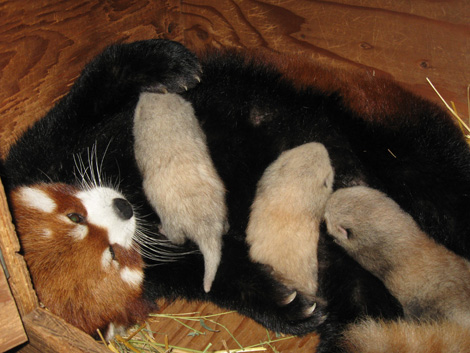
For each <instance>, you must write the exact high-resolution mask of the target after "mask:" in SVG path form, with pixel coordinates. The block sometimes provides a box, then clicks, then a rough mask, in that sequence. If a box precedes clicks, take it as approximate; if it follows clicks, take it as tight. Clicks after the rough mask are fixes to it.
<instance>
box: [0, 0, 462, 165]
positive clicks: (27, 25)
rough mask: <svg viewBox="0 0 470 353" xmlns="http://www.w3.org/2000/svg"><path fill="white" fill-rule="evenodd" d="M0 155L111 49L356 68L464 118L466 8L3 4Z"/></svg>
mask: <svg viewBox="0 0 470 353" xmlns="http://www.w3.org/2000/svg"><path fill="white" fill-rule="evenodd" d="M0 16H1V18H2V21H0V69H1V71H2V74H1V76H0V87H2V89H1V90H0V119H1V120H0V138H1V141H2V142H1V146H0V156H1V155H4V153H5V150H6V146H7V145H8V144H9V143H11V141H12V138H14V137H15V136H17V135H18V134H20V133H21V132H22V131H23V130H24V128H25V126H26V125H27V124H29V122H30V121H32V120H35V119H38V118H39V117H41V116H42V115H43V114H44V113H45V112H46V111H47V110H48V109H49V108H50V107H51V105H52V104H53V103H54V102H55V101H56V100H57V99H58V98H59V97H60V96H61V95H63V94H64V93H65V92H66V91H67V90H68V88H69V86H70V85H71V84H72V82H73V80H74V79H75V78H76V77H77V75H78V74H79V72H80V70H81V68H82V67H83V64H84V63H85V62H86V61H87V60H89V59H90V58H92V57H93V56H94V55H96V54H97V53H99V52H100V51H101V50H102V49H103V47H104V46H106V45H108V44H110V43H112V42H115V41H132V40H138V39H146V38H153V37H157V36H160V37H161V36H163V37H167V38H170V39H176V40H180V41H182V42H184V43H185V44H187V45H188V46H189V47H191V48H201V47H206V46H215V47H228V46H236V47H263V48H267V49H269V50H272V51H273V52H288V53H303V54H304V55H307V56H311V57H312V58H316V59H319V60H322V61H325V62H332V63H335V64H339V65H352V66H362V67H366V68H368V70H370V71H371V72H375V73H376V74H378V75H388V76H392V77H394V78H395V79H397V80H398V81H399V82H401V83H403V84H404V85H406V86H408V87H410V88H411V89H412V90H413V91H415V92H418V93H420V94H422V95H425V96H428V97H430V98H431V99H437V98H436V95H435V94H434V92H432V91H431V88H430V87H429V85H428V84H427V82H426V80H425V77H427V76H429V77H430V78H431V80H432V81H433V82H434V83H435V84H436V86H437V87H438V89H439V91H440V92H441V93H442V94H443V95H444V96H445V98H446V99H448V100H453V101H455V102H456V104H457V108H458V110H459V112H461V113H465V115H466V114H467V113H466V109H467V108H466V106H467V98H466V86H467V84H468V83H470V69H469V67H468V63H470V20H469V18H470V2H468V1H467V0H453V1H436V0H413V1H408V0H407V1H404V0H382V1H380V0H336V1H307V0H238V1H236V0H183V1H176V0H166V1H164V0H147V1H146V0H134V1H132V0H120V1H102V0H90V1H76V0H75V1H74V0H69V1H60V0H34V1H30V0H7V1H2V2H1V3H0Z"/></svg>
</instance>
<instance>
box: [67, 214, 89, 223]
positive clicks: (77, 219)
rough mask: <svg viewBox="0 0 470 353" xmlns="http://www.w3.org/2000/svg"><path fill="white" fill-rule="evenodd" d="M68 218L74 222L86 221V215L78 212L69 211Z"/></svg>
mask: <svg viewBox="0 0 470 353" xmlns="http://www.w3.org/2000/svg"><path fill="white" fill-rule="evenodd" d="M67 217H68V219H70V220H71V221H72V222H73V223H79V224H80V223H84V222H85V217H83V216H82V215H81V214H78V213H69V214H68V215H67Z"/></svg>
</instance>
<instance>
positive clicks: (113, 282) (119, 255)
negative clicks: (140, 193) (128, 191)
mask: <svg viewBox="0 0 470 353" xmlns="http://www.w3.org/2000/svg"><path fill="white" fill-rule="evenodd" d="M10 196H11V204H12V208H13V215H14V218H15V223H16V227H17V232H18V235H19V238H20V242H21V245H22V249H23V252H24V257H25V260H26V262H27V264H28V267H29V270H30V273H31V277H32V279H33V283H34V286H35V289H36V292H37V294H38V297H39V299H40V300H41V301H42V302H43V304H44V305H45V306H46V307H48V308H49V309H50V310H51V311H52V312H54V313H55V314H57V315H59V316H61V317H63V318H64V319H65V320H66V321H68V322H70V323H71V324H73V325H75V326H77V327H79V328H81V329H82V330H84V331H85V332H87V333H90V334H96V329H98V328H100V329H107V328H108V327H109V324H113V325H112V326H127V325H129V324H132V323H133V322H132V321H133V320H136V319H140V316H143V315H145V314H146V313H147V309H148V308H147V304H146V303H144V301H143V299H141V294H142V282H143V261H142V258H141V256H140V254H139V251H138V249H139V248H138V246H137V244H136V243H135V242H134V235H135V234H136V224H137V223H136V217H135V215H134V211H133V209H132V206H131V205H130V204H129V202H128V201H127V200H126V199H125V198H124V196H123V195H121V194H120V193H119V192H117V191H115V190H114V189H111V188H107V187H91V188H87V189H84V190H80V189H77V188H75V187H73V186H70V185H66V184H60V183H52V184H37V185H33V186H24V187H20V188H17V189H15V190H13V191H12V193H11V195H10ZM136 303H137V305H136ZM130 308H132V311H133V313H131V314H129V313H128V312H127V311H129V310H130Z"/></svg>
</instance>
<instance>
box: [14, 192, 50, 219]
mask: <svg viewBox="0 0 470 353" xmlns="http://www.w3.org/2000/svg"><path fill="white" fill-rule="evenodd" d="M12 203H13V206H15V207H26V208H32V209H34V210H36V211H40V212H44V213H52V212H54V210H55V209H56V208H57V204H56V203H55V201H54V200H53V199H52V198H51V197H50V196H49V195H48V194H47V193H46V192H45V191H44V190H41V189H39V188H37V187H29V186H22V187H19V188H17V189H15V190H13V191H12Z"/></svg>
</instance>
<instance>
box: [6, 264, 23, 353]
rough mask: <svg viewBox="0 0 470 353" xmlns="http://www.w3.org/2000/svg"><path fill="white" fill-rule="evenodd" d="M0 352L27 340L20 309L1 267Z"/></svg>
mask: <svg viewBox="0 0 470 353" xmlns="http://www.w3.org/2000/svg"><path fill="white" fill-rule="evenodd" d="M0 312H1V313H2V315H1V316H0V327H1V328H2V330H1V331H0V352H5V351H7V350H8V349H10V348H13V347H16V346H17V345H19V344H21V343H23V342H25V341H26V340H27V337H26V333H25V331H24V328H23V323H22V322H21V318H20V315H19V313H18V309H17V308H16V304H15V301H14V300H13V296H12V295H11V292H10V288H9V286H8V282H7V280H6V278H5V274H4V272H3V268H1V267H0Z"/></svg>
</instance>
